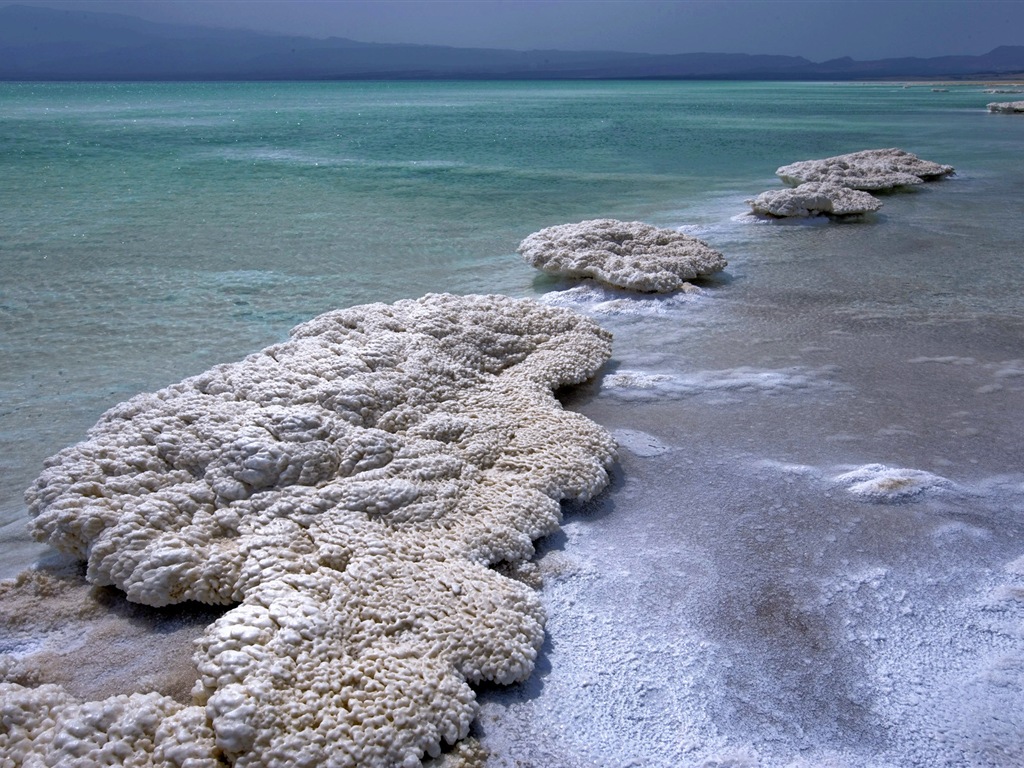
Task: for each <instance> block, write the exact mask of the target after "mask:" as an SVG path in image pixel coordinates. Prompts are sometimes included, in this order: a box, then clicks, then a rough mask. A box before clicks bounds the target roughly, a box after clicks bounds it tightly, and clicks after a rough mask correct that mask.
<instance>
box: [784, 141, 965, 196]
mask: <svg viewBox="0 0 1024 768" xmlns="http://www.w3.org/2000/svg"><path fill="white" fill-rule="evenodd" d="M953 172H954V169H953V166H951V165H941V164H939V163H934V162H932V161H930V160H922V159H921V158H919V157H918V156H917V155H914V154H911V153H910V152H907V151H905V150H902V149H897V148H890V149H865V150H862V151H860V152H851V153H850V154H846V155H836V156H835V157H826V158H824V159H821V160H802V161H800V162H797V163H791V164H790V165H784V166H782V167H781V168H779V169H778V170H776V171H775V174H776V175H777V176H778V177H779V178H780V179H782V180H783V181H784V182H786V183H787V184H790V185H792V186H798V185H800V184H806V183H807V182H811V181H817V182H827V183H830V184H837V185H839V186H843V187H849V188H850V189H859V190H864V191H875V190H883V189H894V188H896V187H905V186H913V185H916V184H921V183H923V182H925V181H932V180H935V179H941V178H943V177H945V176H949V175H950V174H952V173H953Z"/></svg>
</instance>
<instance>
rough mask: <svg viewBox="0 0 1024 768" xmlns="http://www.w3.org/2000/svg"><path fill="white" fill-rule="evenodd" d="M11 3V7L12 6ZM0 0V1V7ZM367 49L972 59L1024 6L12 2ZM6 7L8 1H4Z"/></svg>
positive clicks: (1013, 2)
mask: <svg viewBox="0 0 1024 768" xmlns="http://www.w3.org/2000/svg"><path fill="white" fill-rule="evenodd" d="M13 1H14V2H18V1H19V0H13ZM0 2H2V0H0ZM20 3H21V4H22V5H41V6H48V7H52V8H72V9H77V10H95V11H105V12H113V13H124V14H129V15H132V16H139V17H142V18H146V19H151V20H155V21H173V22H184V23H196V24H204V25H214V26H221V27H241V28H247V29H255V30H260V31H272V32H282V33H294V34H301V35H310V36H315V37H327V36H331V35H334V36H338V37H349V38H352V39H355V40H361V41H365V42H379V43H426V44H439V45H453V46H476V47H486V48H516V49H529V48H560V49H563V50H578V49H600V50H620V51H646V52H651V53H690V52H702V51H703V52H725V53H780V54H790V55H800V56H806V57H807V58H809V59H812V60H814V61H822V60H825V59H830V58H837V57H840V56H852V57H853V58H856V59H876V58H888V57H894V56H940V55H944V54H980V53H985V52H987V51H988V50H990V49H992V48H994V47H995V46H997V45H1024V0H20ZM4 4H6V3H4Z"/></svg>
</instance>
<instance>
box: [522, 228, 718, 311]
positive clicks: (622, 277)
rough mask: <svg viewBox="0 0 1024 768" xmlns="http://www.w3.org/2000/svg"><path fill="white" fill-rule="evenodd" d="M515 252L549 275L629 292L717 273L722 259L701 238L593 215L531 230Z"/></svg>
mask: <svg viewBox="0 0 1024 768" xmlns="http://www.w3.org/2000/svg"><path fill="white" fill-rule="evenodd" d="M519 254H520V255H521V256H522V257H523V258H524V259H525V260H526V261H527V263H529V264H530V265H531V266H533V267H536V268H537V269H539V270H541V271H542V272H546V273H547V274H549V275H558V276H561V277H570V278H587V277H589V278H593V279H594V280H597V281H599V282H602V283H606V284H608V285H612V286H615V287H618V288H625V289H627V290H631V291H646V292H653V293H667V292H670V291H678V290H680V289H683V288H686V286H687V283H686V281H687V280H692V279H693V278H695V277H700V276H702V275H709V274H711V273H713V272H718V271H719V270H722V269H724V268H725V266H726V263H727V262H726V261H725V258H724V257H723V256H722V254H720V253H719V252H718V251H716V250H714V249H713V248H711V247H710V246H709V245H708V244H707V243H705V242H704V241H703V240H698V239H697V238H695V237H690V236H689V235H684V234H683V233H682V232H678V231H676V230H674V229H661V228H658V227H653V226H651V225H650V224H644V223H643V222H639V221H629V222H626V221H617V220H615V219H594V220H591V221H581V222H579V223H577V224H562V225H560V226H556V227H548V228H547V229H542V230H540V231H539V232H534V233H533V234H532V235H530V236H529V237H527V238H526V239H525V240H523V241H522V242H521V243H520V244H519Z"/></svg>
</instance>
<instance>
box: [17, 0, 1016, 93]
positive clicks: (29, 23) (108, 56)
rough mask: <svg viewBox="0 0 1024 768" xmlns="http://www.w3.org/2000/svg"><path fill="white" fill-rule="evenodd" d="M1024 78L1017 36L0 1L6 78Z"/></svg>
mask: <svg viewBox="0 0 1024 768" xmlns="http://www.w3.org/2000/svg"><path fill="white" fill-rule="evenodd" d="M1014 75H1016V76H1020V77H1024V46H1002V47H999V48H996V49H995V50H993V51H991V52H989V53H986V54H984V55H982V56H940V57H937V58H929V59H921V58H900V59H880V60H876V61H855V60H853V59H850V58H843V59H833V60H831V61H825V62H821V63H816V62H813V61H809V60H808V59H805V58H802V57H800V56H753V55H746V54H727V53H683V54H673V55H661V54H641V53H618V52H613V51H555V50H550V51H513V50H495V49H485V48H450V47H445V46H435V45H392V44H381V43H360V42H356V41H354V40H347V39H345V38H339V37H330V38H327V39H317V38H311V37H295V36H285V35H273V34H264V33H259V32H248V31H244V30H231V29H214V28H209V27H195V26H182V25H176V24H158V23H154V22H149V21H144V20H142V19H138V18H135V17H132V16H123V15H118V14H105V13H90V12H85V11H64V10H54V9H48V8H37V7H30V6H23V5H8V6H5V7H3V8H0V79H2V80H352V79H389V80H397V79H532V80H538V79H602V78H603V79H615V78H646V79H731V80H737V79H748V80H857V79H882V78H894V79H899V78H908V79H909V78H933V79H940V78H941V79H969V78H992V79H996V78H1007V77H1012V76H1014Z"/></svg>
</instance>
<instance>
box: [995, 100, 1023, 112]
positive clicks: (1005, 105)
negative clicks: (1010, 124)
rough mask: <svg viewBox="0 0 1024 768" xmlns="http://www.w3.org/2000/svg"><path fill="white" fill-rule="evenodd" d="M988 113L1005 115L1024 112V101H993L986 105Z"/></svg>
mask: <svg viewBox="0 0 1024 768" xmlns="http://www.w3.org/2000/svg"><path fill="white" fill-rule="evenodd" d="M988 111H989V112H1004V113H1006V114H1014V113H1020V112H1024V101H993V102H992V103H991V104H989V105H988Z"/></svg>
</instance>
